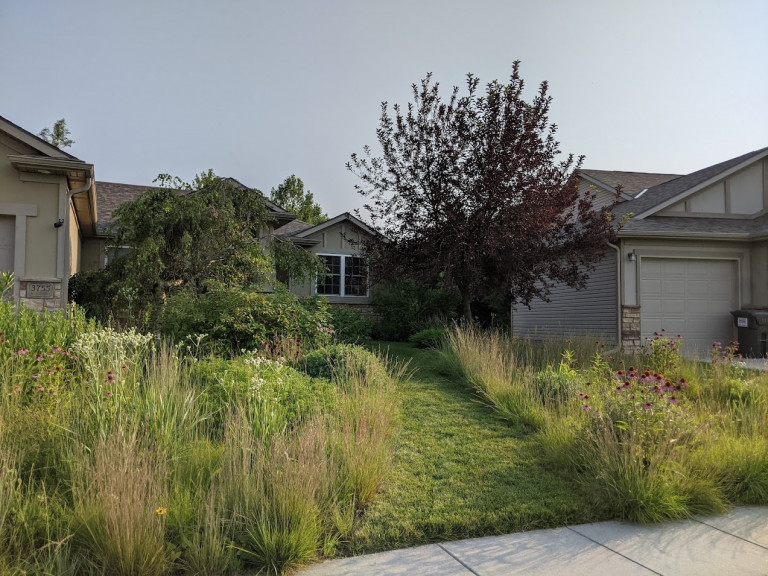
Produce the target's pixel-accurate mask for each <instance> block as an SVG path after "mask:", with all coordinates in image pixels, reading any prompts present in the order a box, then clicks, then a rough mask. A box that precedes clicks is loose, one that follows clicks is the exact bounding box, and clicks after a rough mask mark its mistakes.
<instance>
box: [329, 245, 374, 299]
mask: <svg viewBox="0 0 768 576" xmlns="http://www.w3.org/2000/svg"><path fill="white" fill-rule="evenodd" d="M319 256H320V258H321V259H322V260H323V262H324V263H325V269H326V274H325V276H324V277H323V278H320V279H318V281H317V293H318V294H323V295H325V296H367V295H368V267H367V266H366V264H365V259H364V258H360V257H358V256H336V255H326V254H320V255H319Z"/></svg>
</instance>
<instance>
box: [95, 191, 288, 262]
mask: <svg viewBox="0 0 768 576" xmlns="http://www.w3.org/2000/svg"><path fill="white" fill-rule="evenodd" d="M227 180H229V181H230V182H231V183H233V184H234V185H236V186H240V187H242V188H246V186H245V185H244V184H242V183H240V182H238V181H237V180H235V179H234V178H227ZM95 188H96V198H97V202H98V207H99V211H98V219H97V222H96V227H95V234H94V235H93V236H92V237H90V238H88V239H86V240H85V241H84V244H83V266H82V269H83V270H94V269H97V268H101V267H103V266H106V264H107V262H109V260H110V259H111V258H113V257H114V256H115V254H118V253H119V251H120V250H121V249H128V247H127V246H114V243H113V241H112V236H111V235H110V228H111V227H112V226H113V225H114V224H115V219H114V215H113V214H114V211H115V210H117V209H118V208H119V207H120V206H122V205H123V204H125V203H127V202H133V201H134V200H138V199H139V198H140V197H141V196H142V195H143V194H145V193H146V192H148V191H149V190H153V189H155V188H156V186H137V185H135V184H120V183H117V182H101V181H97V182H96V185H95ZM177 193H178V194H188V193H189V191H187V190H178V191H177ZM265 203H266V205H267V209H268V210H269V220H270V222H269V225H268V226H267V228H266V229H265V230H263V231H262V237H264V238H268V237H269V236H270V235H271V234H272V233H273V231H274V229H275V228H277V227H280V226H283V225H285V224H286V223H288V222H291V221H292V220H295V219H296V215H295V214H291V213H290V212H288V211H287V210H285V209H283V208H281V207H280V206H278V205H277V204H275V203H273V202H270V201H269V200H266V199H265Z"/></svg>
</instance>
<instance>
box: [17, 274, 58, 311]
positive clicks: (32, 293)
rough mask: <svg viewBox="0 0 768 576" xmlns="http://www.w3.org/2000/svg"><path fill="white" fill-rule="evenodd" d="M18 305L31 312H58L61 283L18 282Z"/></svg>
mask: <svg viewBox="0 0 768 576" xmlns="http://www.w3.org/2000/svg"><path fill="white" fill-rule="evenodd" d="M19 303H20V304H24V306H26V307H27V308H29V309H31V310H39V311H42V310H60V309H61V282H35V281H32V280H22V281H20V282H19Z"/></svg>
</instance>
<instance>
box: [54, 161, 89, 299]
mask: <svg viewBox="0 0 768 576" xmlns="http://www.w3.org/2000/svg"><path fill="white" fill-rule="evenodd" d="M91 186H93V176H91V175H88V176H87V178H86V180H85V185H84V186H82V187H81V188H75V189H73V190H69V191H68V192H67V194H66V202H65V204H66V210H67V213H66V215H64V238H65V240H64V241H65V242H66V246H67V248H68V250H65V251H64V270H63V272H64V273H63V274H62V276H66V282H65V281H64V278H62V279H61V307H62V308H66V306H67V302H68V301H69V278H70V272H71V267H72V244H71V242H70V240H69V238H70V236H69V222H70V216H71V212H72V206H70V202H71V200H72V196H74V195H75V194H79V193H80V192H85V191H86V190H88V189H90V187H91Z"/></svg>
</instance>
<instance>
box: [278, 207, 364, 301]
mask: <svg viewBox="0 0 768 576" xmlns="http://www.w3.org/2000/svg"><path fill="white" fill-rule="evenodd" d="M274 234H275V236H276V237H277V238H280V239H284V240H290V241H292V242H293V243H295V244H296V245H298V246H302V247H304V248H305V249H307V250H309V251H310V252H312V253H313V254H316V255H317V256H319V257H320V258H321V259H322V260H324V261H325V265H326V269H327V270H328V274H327V275H326V276H325V278H322V279H319V280H318V281H316V282H308V281H307V282H299V283H295V282H289V283H288V285H289V289H290V290H291V292H293V293H294V294H296V295H298V296H309V295H310V294H320V295H322V296H325V298H326V299H327V300H328V302H329V303H331V304H337V305H339V304H344V305H347V306H352V307H355V308H358V309H360V310H365V309H366V307H367V305H368V304H369V302H370V286H369V283H368V266H367V264H366V262H365V259H364V258H362V257H361V256H360V254H359V252H360V247H361V245H362V243H364V242H365V240H366V238H370V237H373V236H375V235H376V234H377V233H376V231H375V230H373V229H372V228H370V227H369V226H368V225H367V224H366V223H365V222H363V221H362V220H360V219H358V218H356V217H355V216H353V215H352V214H350V213H349V212H345V213H343V214H339V215H338V216H336V217H335V218H331V219H330V220H326V221H325V222H323V223H321V224H317V225H312V224H307V223H306V222H302V221H301V220H294V221H293V222H289V223H288V224H285V225H284V226H281V227H280V228H277V229H276V230H275V232H274ZM278 279H280V278H278ZM286 280H287V279H286Z"/></svg>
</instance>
